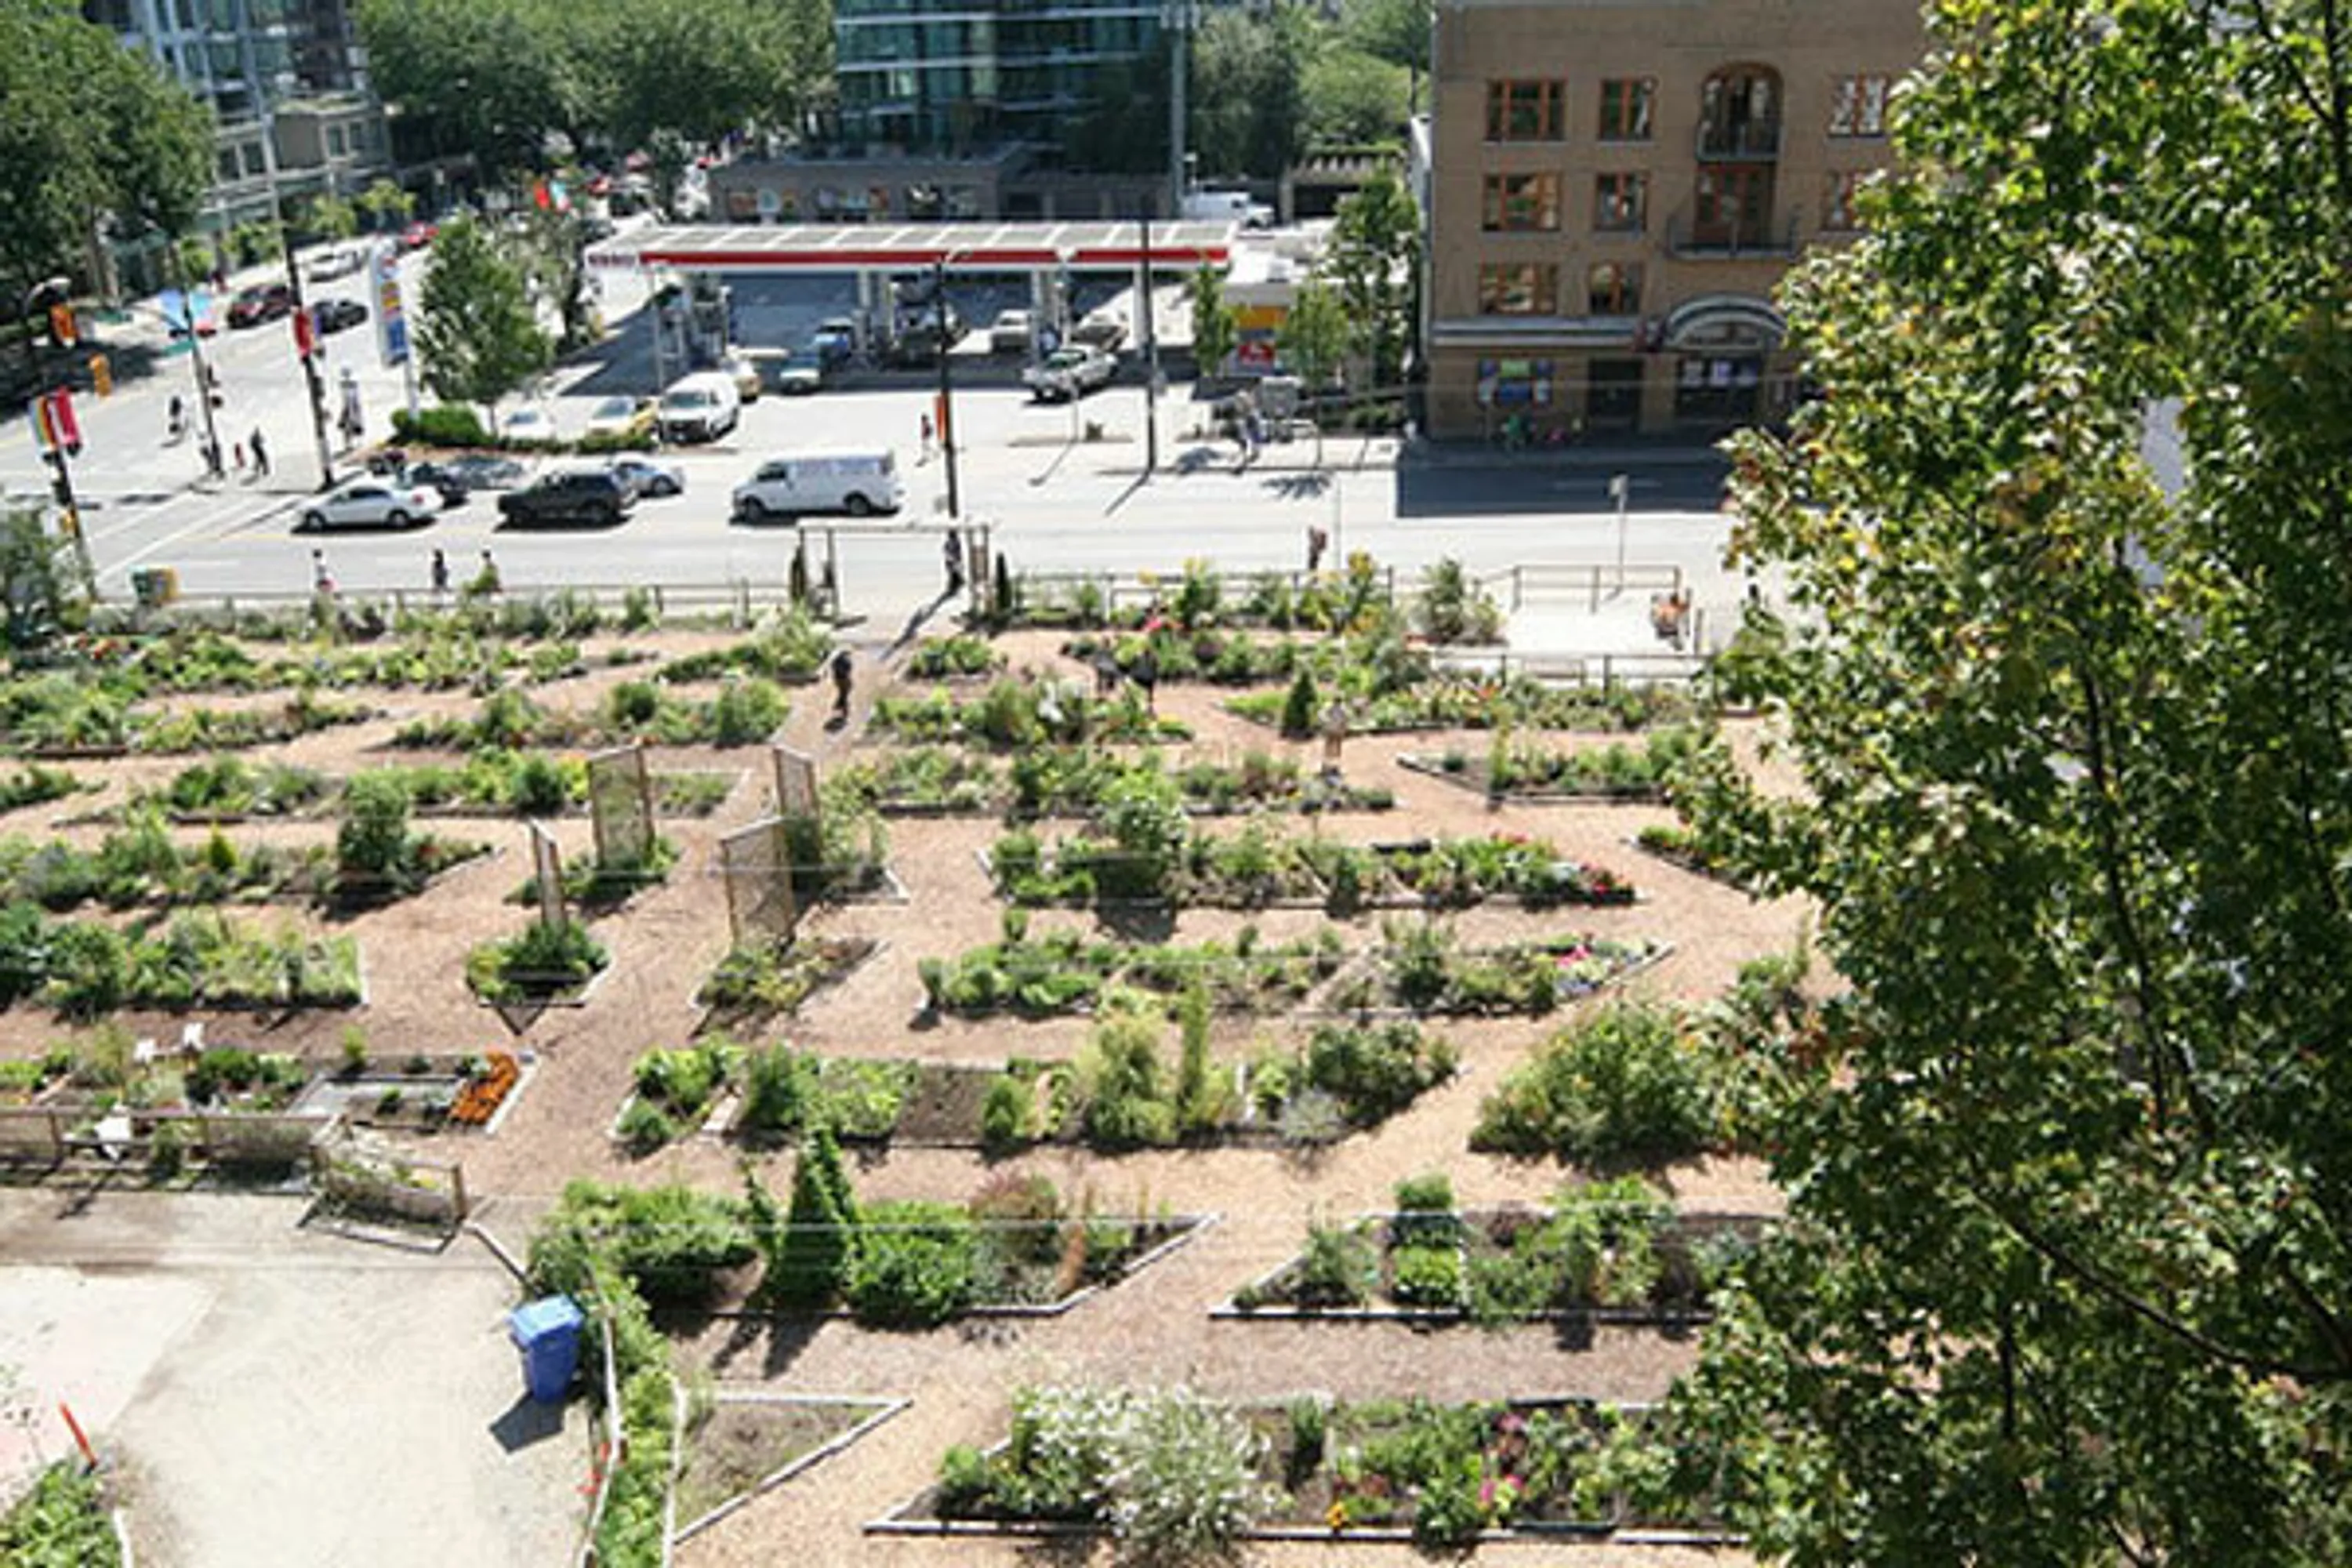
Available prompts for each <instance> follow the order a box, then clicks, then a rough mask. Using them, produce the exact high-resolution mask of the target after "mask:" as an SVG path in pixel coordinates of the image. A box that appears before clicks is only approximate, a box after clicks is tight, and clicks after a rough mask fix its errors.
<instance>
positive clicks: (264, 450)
mask: <svg viewBox="0 0 2352 1568" xmlns="http://www.w3.org/2000/svg"><path fill="white" fill-rule="evenodd" d="M246 445H247V446H248V447H252V448H253V472H254V477H255V478H257V479H267V478H268V475H269V448H268V447H265V446H263V445H262V444H261V432H260V431H259V430H258V429H256V430H255V431H254V433H253V434H252V435H251V436H249V437H246Z"/></svg>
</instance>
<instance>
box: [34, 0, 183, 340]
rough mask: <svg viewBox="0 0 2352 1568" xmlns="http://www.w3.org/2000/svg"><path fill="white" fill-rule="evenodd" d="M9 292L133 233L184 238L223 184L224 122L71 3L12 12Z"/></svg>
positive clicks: (57, 1)
mask: <svg viewBox="0 0 2352 1568" xmlns="http://www.w3.org/2000/svg"><path fill="white" fill-rule="evenodd" d="M0 105H5V106H6V107H5V111H0V210H5V211H6V213H7V214H8V221H7V222H6V223H5V224H0V285H5V287H6V289H7V290H8V299H9V301H10V302H11V304H12V305H13V303H14V301H15V300H18V299H21V298H22V296H23V292H24V290H26V289H29V288H30V287H31V286H32V285H33V284H35V283H37V282H38V281H40V280H41V279H44V278H47V277H48V276H50V275H51V274H53V273H56V272H59V271H71V270H72V269H73V268H75V267H76V266H77V265H78V264H79V262H80V261H81V259H82V258H83V257H84V256H85V255H86V254H87V250H88V241H89V237H90V235H91V233H92V231H93V226H95V225H96V224H97V223H98V221H99V220H100V218H101V217H108V216H111V217H112V218H113V219H114V220H115V222H116V226H117V227H118V228H119V229H121V230H122V231H123V232H124V233H125V234H126V235H132V236H135V235H138V234H141V233H142V232H144V231H146V230H149V229H161V230H162V231H163V232H164V233H165V234H168V235H178V234H181V233H184V232H185V231H186V230H187V228H188V227H189V226H191V225H192V224H193V223H194V221H195V216H196V212H197V209H198V206H199V205H200V204H201V203H202V202H203V200H204V194H205V190H206V189H207V188H208V187H209V185H210V184H211V180H212V156H213V154H212V121H211V117H210V115H209V114H207V113H206V112H205V109H204V107H203V106H202V105H201V104H199V103H198V102H197V101H196V100H194V98H192V97H190V96H189V94H188V93H187V91H186V90H185V89H183V88H181V87H180V86H179V85H178V84H177V83H175V82H173V80H172V79H170V78H169V77H167V76H165V75H164V74H163V71H162V69H161V68H159V67H158V66H157V65H156V64H155V63H154V62H153V61H152V60H151V59H150V58H148V57H147V56H145V55H143V54H141V53H137V52H134V51H132V50H130V49H126V48H124V47H122V45H121V42H119V41H118V40H117V39H116V37H115V36H114V34H113V32H112V31H111V30H110V29H109V28H106V27H102V26H94V25H92V24H91V23H89V22H86V21H84V20H83V19H82V16H81V8H80V7H79V6H78V5H69V4H66V3H64V0H14V3H12V4H9V5H0Z"/></svg>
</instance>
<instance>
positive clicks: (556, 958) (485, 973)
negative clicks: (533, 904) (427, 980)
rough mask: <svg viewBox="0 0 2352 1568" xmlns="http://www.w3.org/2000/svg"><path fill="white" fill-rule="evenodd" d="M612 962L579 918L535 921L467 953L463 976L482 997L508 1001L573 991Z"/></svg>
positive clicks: (602, 946)
mask: <svg viewBox="0 0 2352 1568" xmlns="http://www.w3.org/2000/svg"><path fill="white" fill-rule="evenodd" d="M611 961H612V958H611V954H609V953H607V952H605V951H604V943H603V942H598V941H597V940H596V939H595V938H594V937H593V936H591V935H590V934H589V933H588V928H587V927H586V926H584V925H582V924H581V923H580V922H579V921H574V920H566V921H563V922H562V924H560V925H553V926H550V925H545V924H542V923H541V922H539V921H532V922H531V923H530V925H528V926H526V927H524V928H523V931H522V932H521V934H520V935H519V936H515V937H510V938H509V939H508V940H507V941H505V942H489V943H487V944H485V945H483V946H481V947H478V948H476V949H475V950H474V951H473V952H471V953H469V954H467V959H466V978H467V981H468V982H469V983H470V984H472V985H473V987H474V991H475V994H478V995H479V996H480V997H481V998H482V999H483V1000H484V1001H488V1002H512V1001H520V1000H524V999H527V998H530V997H533V996H551V995H557V994H562V993H563V992H565V991H570V990H572V989H574V988H576V987H578V986H581V985H583V984H587V982H588V980H589V979H590V978H591V977H592V976H593V975H594V974H595V973H596V972H597V971H599V970H601V969H603V968H604V965H605V964H607V963H610V962H611Z"/></svg>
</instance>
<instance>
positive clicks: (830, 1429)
mask: <svg viewBox="0 0 2352 1568" xmlns="http://www.w3.org/2000/svg"><path fill="white" fill-rule="evenodd" d="M906 1408H907V1401H905V1400H903V1399H840V1398H828V1397H825V1396H824V1395H819V1394H769V1393H766V1392H763V1391H758V1390H751V1389H731V1388H721V1389H719V1390H717V1391H716V1392H715V1393H714V1394H712V1395H711V1398H710V1400H709V1403H708V1404H707V1405H702V1406H700V1407H699V1409H698V1411H697V1412H695V1413H692V1414H689V1415H688V1420H687V1424H686V1433H685V1439H686V1442H685V1448H684V1452H683V1454H682V1455H681V1462H680V1464H679V1467H678V1473H677V1507H676V1509H675V1515H676V1518H677V1521H678V1524H677V1529H676V1530H675V1531H672V1532H671V1534H670V1542H671V1544H672V1545H677V1544H680V1543H683V1542H688V1541H690V1540H692V1539H693V1538H694V1537H695V1536H697V1535H699V1534H701V1533H702V1532H703V1531H706V1530H708V1529H709V1528H710V1527H711V1526H712V1525H714V1524H717V1523H718V1522H719V1521H720V1520H722V1519H725V1518H726V1517H727V1516H728V1515H730V1514H731V1513H733V1512H734V1511H735V1510H738V1509H740V1508H741V1507H742V1506H743V1505H744V1504H746V1503H748V1502H751V1500H753V1499H755V1498H758V1497H761V1496H762V1495H764V1494H765V1493H767V1492H770V1491H772V1490H774V1489H776V1488H778V1487H780V1486H782V1485H783V1484H784V1483H785V1482H787V1481H789V1480H791V1479H793V1477H795V1476H797V1475H800V1474H801V1473H802V1472H803V1471H805V1470H807V1469H808V1468H811V1467H812V1466H814V1465H817V1464H820V1463H822V1462H824V1460H825V1459H827V1458H831V1457H832V1456H834V1455H835V1454H837V1453H839V1452H841V1451H842V1450H843V1449H844V1448H846V1447H849V1445H851V1444H852V1443H855V1442H856V1441H857V1440H858V1439H859V1438H860V1437H863V1436H866V1434H867V1433H868V1432H871V1431H873V1430H874V1429H875V1428H876V1427H877V1426H881V1425H882V1423H884V1422H885V1421H887V1420H889V1419H890V1418H891V1417H892V1416H894V1415H898V1412H900V1411H901V1410H904V1409H906Z"/></svg>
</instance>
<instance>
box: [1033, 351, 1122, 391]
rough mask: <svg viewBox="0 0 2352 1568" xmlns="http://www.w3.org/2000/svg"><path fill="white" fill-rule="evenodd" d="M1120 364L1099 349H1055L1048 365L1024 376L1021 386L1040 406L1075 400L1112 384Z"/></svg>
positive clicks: (1035, 368) (1041, 365)
mask: <svg viewBox="0 0 2352 1568" xmlns="http://www.w3.org/2000/svg"><path fill="white" fill-rule="evenodd" d="M1115 374H1118V361H1117V360H1115V359H1113V358H1111V357H1110V355H1108V354H1107V353H1103V351H1102V350H1100V349H1097V348H1087V347H1079V348H1070V349H1056V350H1055V351H1054V352H1053V353H1050V354H1048V355H1046V356H1045V363H1043V364H1038V365H1032V366H1031V367H1030V368H1029V369H1028V370H1026V371H1024V372H1023V373H1022V376H1021V383H1022V384H1023V385H1024V386H1026V387H1027V388H1028V389H1029V390H1030V392H1031V393H1032V394H1034V395H1035V396H1036V398H1037V400H1038V401H1039V402H1040V403H1060V402H1066V401H1076V399H1078V398H1081V397H1084V396H1085V395H1087V393H1089V392H1094V391H1097V390H1098V389H1100V388H1102V387H1106V386H1108V385H1109V384H1110V378H1111V377H1112V376H1113V375H1115Z"/></svg>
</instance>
